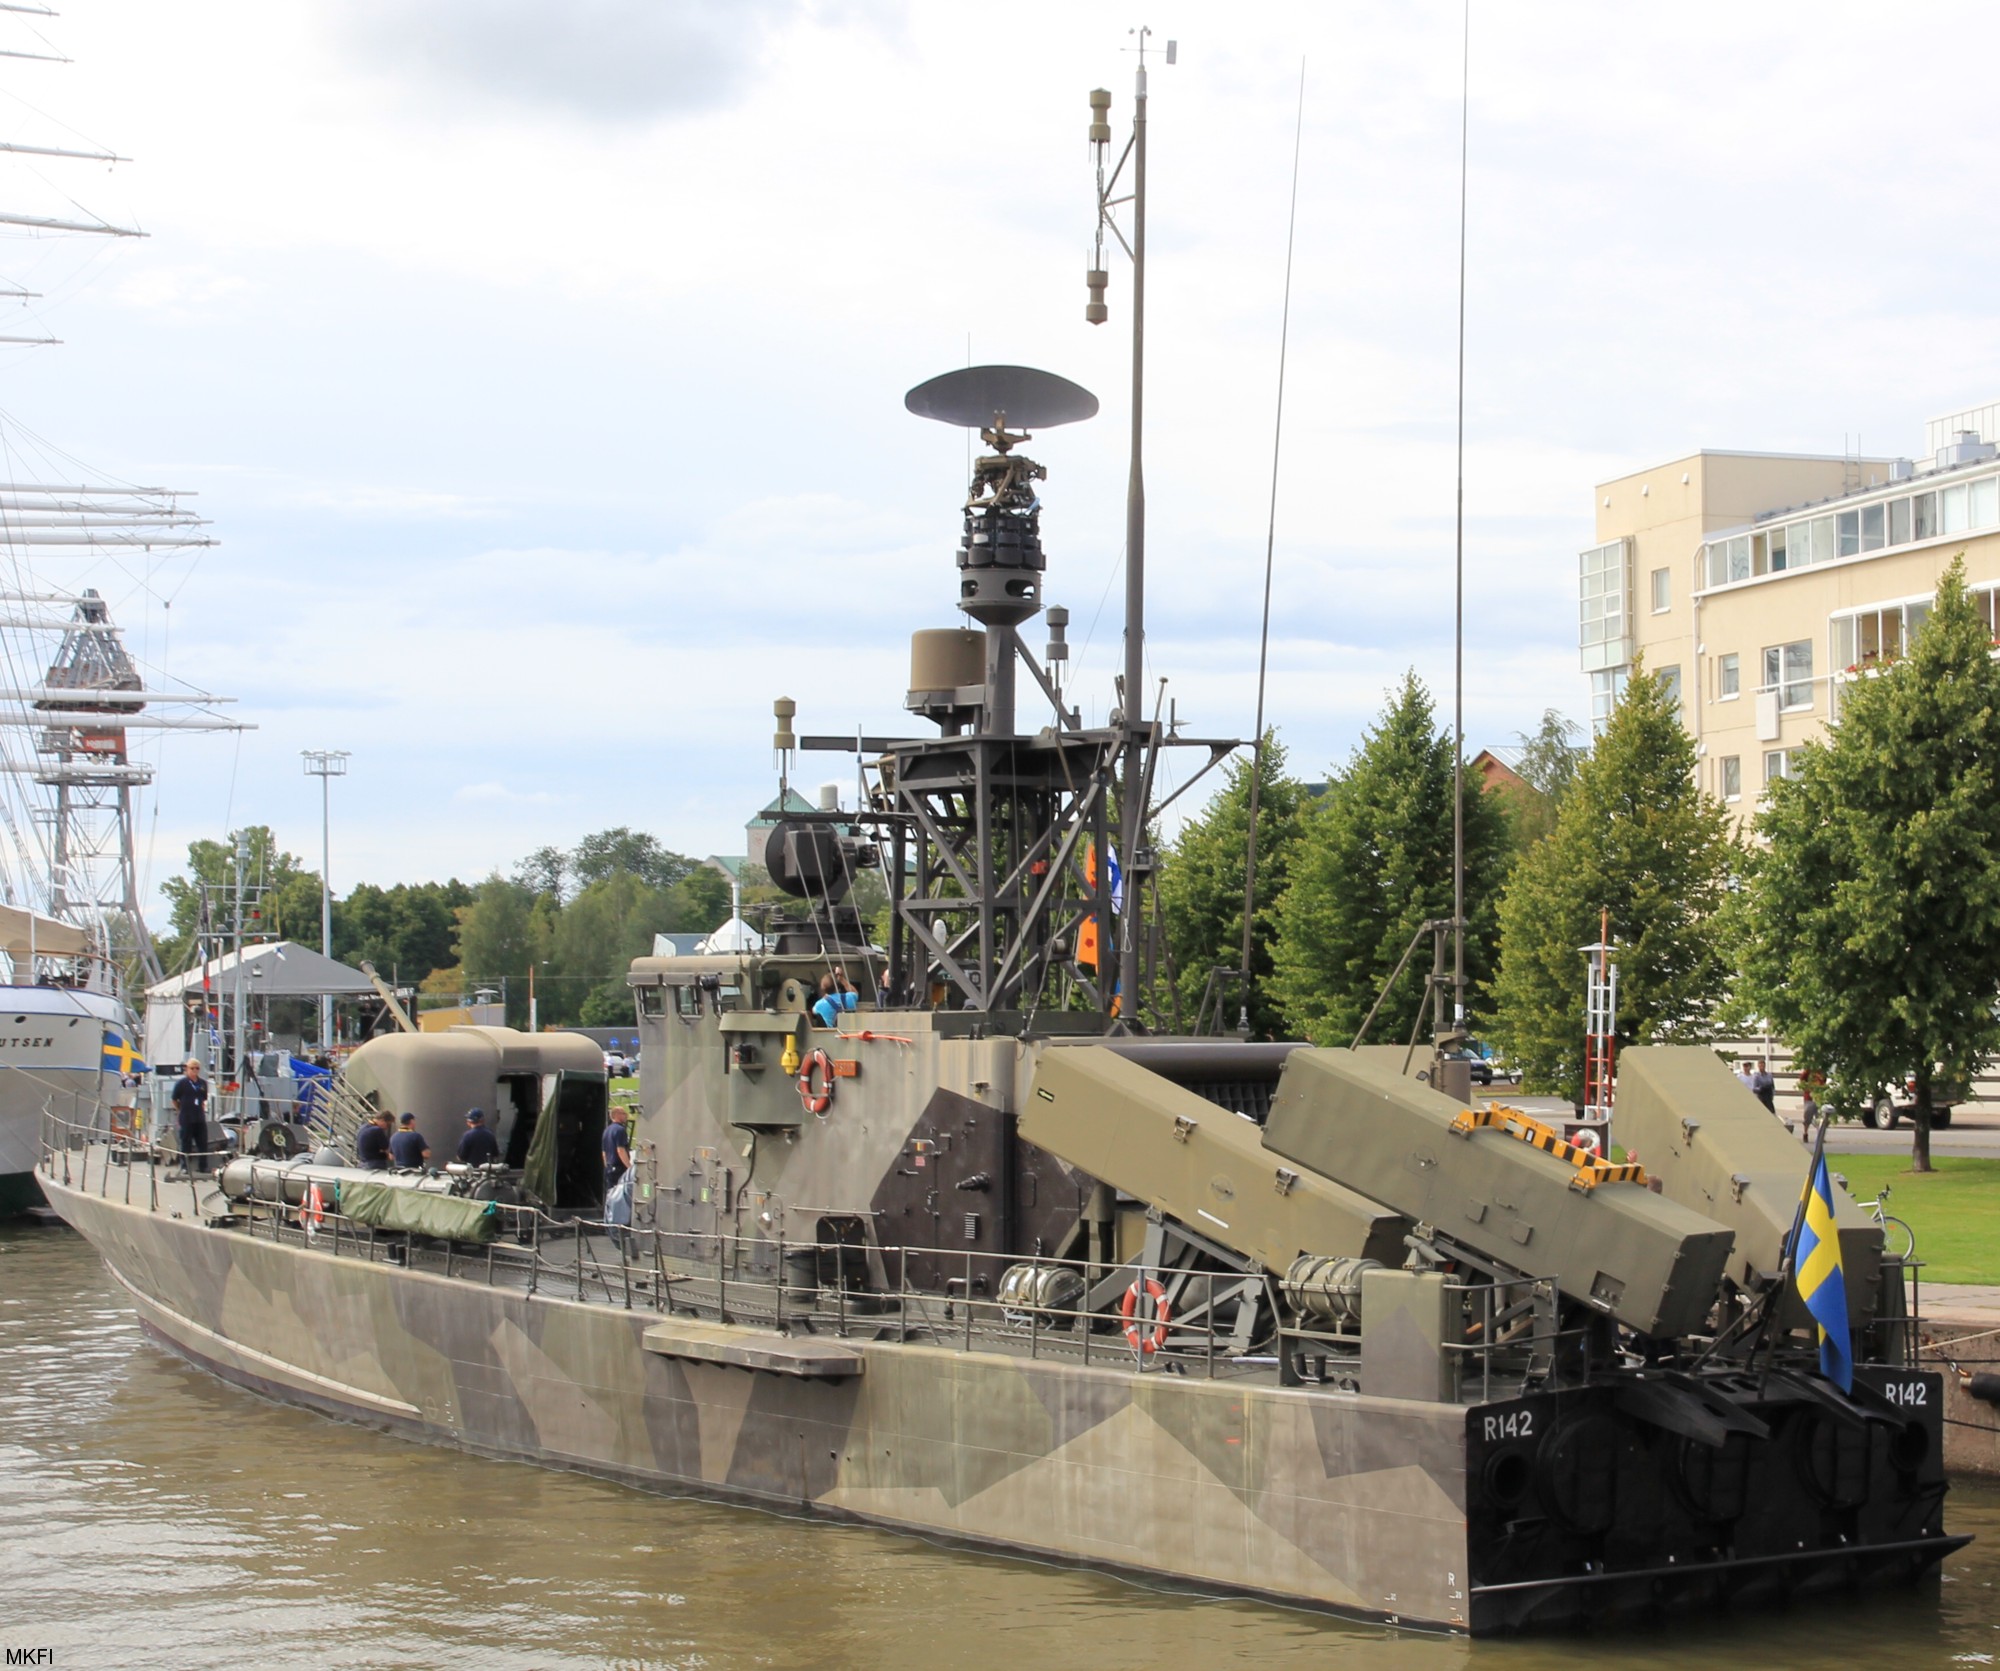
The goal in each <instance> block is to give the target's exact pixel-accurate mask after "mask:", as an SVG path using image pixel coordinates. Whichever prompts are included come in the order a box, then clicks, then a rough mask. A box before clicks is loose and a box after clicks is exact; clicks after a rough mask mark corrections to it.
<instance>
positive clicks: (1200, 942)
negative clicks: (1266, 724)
mask: <svg viewBox="0 0 2000 1671" xmlns="http://www.w3.org/2000/svg"><path fill="white" fill-rule="evenodd" d="M1261 752H1262V760H1261V763H1260V764H1259V765H1258V767H1257V776H1258V778H1259V779H1261V786H1260V788H1259V790H1258V796H1257V907H1256V920H1255V926H1254V931H1253V933H1252V936H1251V962H1250V1031H1251V1033H1252V1035H1253V1036H1255V1037H1257V1038H1276V1037H1279V1036H1281V1035H1282V1034H1283V1032H1284V1030H1285V1022H1284V1017H1283V1015H1282V1014H1281V1012H1280V1011H1279V1008H1278V1005H1277V1002H1276V1000H1275V999H1274V998H1273V997H1272V995H1271V971H1272V962H1271V947H1272V942H1273V941H1274V940H1275V939H1276V937H1277V933H1278V910H1277V902H1278V900H1279V899H1280V898H1282V897H1283V895H1284V891H1285V884H1286V881H1287V880H1288V879H1289V876H1290V867H1291V858H1292V847H1293V844H1294V842H1295V841H1296V839H1297V837H1298V833H1299V830H1300V828H1301V825H1302V821H1303V819H1304V817H1305V804H1306V792H1305V785H1303V784H1302V783H1300V782H1299V781H1298V779H1297V778H1294V777H1291V776H1289V775H1288V774H1287V773H1286V771H1285V765H1286V754H1285V748H1284V745H1283V744H1282V743H1280V742H1279V741H1278V737H1277V733H1276V732H1275V731H1273V732H1268V733H1266V735H1265V738H1264V747H1263V749H1262V751H1261ZM1251 771H1252V763H1251V758H1250V757H1244V756H1240V755H1239V756H1238V757H1236V758H1235V759H1232V760H1231V761H1229V763H1228V764H1227V765H1226V766H1224V767H1223V772H1224V777H1223V781H1222V787H1221V788H1220V789H1218V790H1217V791H1216V792H1215V794H1214V795H1213V796H1212V797H1211V798H1210V800H1209V802H1208V805H1207V806H1205V807H1203V808H1202V810H1201V811H1200V813H1198V814H1197V815H1196V816H1195V817H1193V818H1191V819H1189V820H1188V822H1187V823H1186V824H1185V825H1184V826H1182V828H1181V832H1180V834H1179V835H1178V836H1177V837H1175V839H1174V842H1173V845H1172V846H1171V847H1170V848H1169V849H1168V851H1167V857H1166V862H1165V863H1164V864H1163V865H1162V866H1161V867H1160V883H1159V887H1160V910H1161V914H1162V916H1163V917H1164V918H1165V920H1166V932H1167V946H1168V949H1169V950H1170V951H1171V952H1172V954H1173V963H1174V977H1175V982H1174V983H1175V986H1176V988H1177V990H1178V994H1179V997H1180V1005H1181V1012H1182V1017H1183V1020H1184V1021H1185V1022H1186V1023H1187V1024H1189V1025H1192V1024H1193V1019H1194V1017H1195V1015H1196V1014H1197V1013H1198V1012H1199V1010H1200V1007H1201V1000H1202V994H1203V991H1204V989H1205V988H1206V987H1207V985H1208V976H1209V971H1210V970H1211V969H1214V968H1217V967H1225V968H1229V969H1237V968H1240V967H1241V965H1242V962H1243V871H1244V861H1245V855H1246V851H1247V848H1248V842H1249V834H1250V785H1251V781H1252V779H1251ZM1236 1017H1237V1006H1236V1005H1235V1004H1231V1005H1230V1006H1229V1009H1228V1013H1227V1014H1226V1015H1225V1016H1224V1017H1223V1018H1222V1025H1223V1026H1224V1027H1225V1028H1227V1027H1233V1026H1235V1025H1236Z"/></svg>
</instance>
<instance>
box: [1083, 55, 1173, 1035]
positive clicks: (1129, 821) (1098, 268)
mask: <svg viewBox="0 0 2000 1671" xmlns="http://www.w3.org/2000/svg"><path fill="white" fill-rule="evenodd" d="M1152 33H1153V31H1152V30H1151V29H1149V28H1148V27H1146V26H1145V25H1144V24H1141V25H1140V26H1139V27H1138V28H1136V29H1134V30H1133V31H1132V34H1133V38H1134V41H1135V45H1134V47H1133V49H1132V50H1133V51H1135V52H1136V53H1137V55H1138V60H1139V63H1138V69H1137V72H1136V74H1135V76H1134V80H1133V89H1132V101H1133V102H1132V137H1131V139H1130V140H1128V141H1127V142H1126V146H1125V151H1124V154H1123V155H1122V156H1120V157H1119V159H1118V165H1117V167H1115V168H1114V169H1113V170H1112V171H1111V175H1110V178H1109V179H1108V180H1107V179H1106V177H1105V173H1104V151H1105V147H1106V146H1107V145H1108V144H1109V143H1110V140H1111V124H1110V123H1109V122H1108V121H1107V120H1106V117H1107V116H1108V115H1109V113H1110V109H1111V95H1110V94H1109V93H1107V92H1105V91H1103V90H1102V89H1099V90H1098V91H1096V92H1093V93H1092V94H1091V95H1090V115H1091V126H1090V140H1091V145H1092V147H1093V148H1094V149H1095V150H1096V153H1097V239H1096V243H1095V246H1094V253H1093V256H1092V260H1091V268H1090V274H1089V278H1088V281H1087V282H1088V286H1089V290H1090V301H1089V304H1088V305H1087V306H1086V308H1085V310H1084V317H1085V319H1087V320H1088V321H1089V322H1090V323H1091V324H1093V325H1101V324H1103V323H1104V321H1105V320H1106V318H1107V317H1109V315H1108V312H1107V310H1106V308H1105V305H1104V290H1105V285H1106V282H1107V277H1108V275H1107V274H1106V272H1105V267H1104V234H1105V232H1106V230H1107V229H1108V230H1109V231H1110V233H1111V235H1112V236H1113V237H1114V238H1116V239H1117V240H1118V242H1119V244H1120V245H1121V246H1122V247H1123V248H1124V250H1125V253H1126V254H1127V255H1129V256H1130V257H1131V258H1132V459H1131V467H1130V470H1129V472H1128V474H1127V477H1126V484H1125V672H1124V676H1123V678H1122V679H1121V680H1120V684H1119V717H1120V726H1121V729H1122V730H1123V732H1124V751H1123V753H1124V758H1123V763H1122V769H1121V774H1120V781H1119V789H1118V814H1119V817H1118V826H1119V836H1118V842H1119V848H1120V853H1121V856H1122V859H1123V864H1124V877H1123V882H1124V909H1123V910H1122V911H1120V912H1119V913H1118V980H1117V991H1118V993H1119V994H1120V995H1121V997H1122V1000H1123V1001H1122V1004H1121V1007H1120V1010H1119V1015H1120V1018H1121V1020H1122V1021H1123V1022H1124V1024H1125V1025H1126V1026H1127V1027H1128V1028H1129V1027H1132V1026H1135V1025H1136V1024H1137V1022H1138V1015H1139V935H1140V932H1141V927H1142V925H1143V923H1144V921H1145V908H1144V899H1145V890H1146V884H1147V882H1148V880H1149V879H1150V877H1151V874H1152V855H1151V853H1150V852H1149V850H1148V849H1147V847H1146V839H1147V835H1146V802H1147V800H1148V798H1149V796H1150V793H1151V787H1152V786H1151V782H1150V774H1149V773H1148V771H1147V761H1148V759H1149V757H1150V755H1151V752H1152V748H1153V746H1154V743H1155V738H1154V736H1153V731H1154V729H1155V727H1156V725H1157V721H1155V722H1153V723H1152V724H1149V723H1148V721H1147V719H1146V704H1145V681H1146V469H1145V438H1146V94H1147V90H1146V43H1147V41H1148V40H1149V39H1150V38H1151V37H1152ZM1176 56H1177V43H1176V42H1174V41H1168V42H1167V51H1166V60H1167V62H1168V63H1169V64H1171V63H1173V62H1174V61H1175V58H1176ZM1128 160H1129V161H1130V162H1131V164H1132V190H1131V192H1130V193H1129V194H1128V195H1127V196H1125V197H1114V196H1113V195H1112V194H1113V193H1114V192H1115V191H1116V190H1117V189H1118V181H1119V178H1120V177H1121V175H1122V174H1123V173H1124V169H1125V164H1126V162H1127V161H1128ZM1126 203H1129V204H1130V205H1131V206H1132V237H1131V239H1130V241H1129V242H1128V241H1127V239H1126V238H1125V235H1124V234H1123V233H1122V232H1120V231H1119V229H1118V223H1117V221H1116V220H1115V219H1114V218H1113V215H1112V210H1114V209H1116V208H1118V207H1119V206H1120V205H1122V204H1126Z"/></svg>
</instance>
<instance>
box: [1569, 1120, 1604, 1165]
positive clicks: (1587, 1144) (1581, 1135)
mask: <svg viewBox="0 0 2000 1671" xmlns="http://www.w3.org/2000/svg"><path fill="white" fill-rule="evenodd" d="M1569 1146H1570V1147H1571V1148H1572V1149H1581V1150H1582V1151H1583V1152H1584V1153H1585V1154H1587V1155H1595V1156H1597V1157H1598V1158H1599V1159H1602V1158H1603V1155H1604V1139H1603V1138H1601V1137H1599V1136H1598V1135H1597V1132H1596V1131H1595V1130H1594V1129H1593V1128H1591V1127H1589V1126H1585V1127H1584V1128H1583V1129H1582V1130H1581V1131H1579V1132H1576V1133H1575V1134H1573V1135H1572V1136H1571V1138H1570V1140H1569Z"/></svg>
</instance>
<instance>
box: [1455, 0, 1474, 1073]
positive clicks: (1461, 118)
mask: <svg viewBox="0 0 2000 1671" xmlns="http://www.w3.org/2000/svg"><path fill="white" fill-rule="evenodd" d="M1463 54H1464V55H1463V58H1462V61H1461V65H1460V71H1459V75H1460V80H1459V102H1458V509H1457V517H1456V527H1455V543H1456V555H1455V558H1454V566H1453V573H1452V595H1453V619H1452V641H1451V678H1452V693H1451V701H1452V716H1451V1033H1452V1036H1453V1037H1455V1038H1463V1037H1464V1035H1465V197H1466V190H1465V174H1466V169H1465V159H1466V156H1467V154H1468V151H1467V144H1466V134H1467V130H1468V128H1469V127H1470V125H1471V116H1472V0H1465V26H1464V49H1463Z"/></svg>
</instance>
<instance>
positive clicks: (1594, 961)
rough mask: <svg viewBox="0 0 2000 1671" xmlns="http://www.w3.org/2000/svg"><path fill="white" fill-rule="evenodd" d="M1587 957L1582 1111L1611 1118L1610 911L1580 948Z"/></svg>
mask: <svg viewBox="0 0 2000 1671" xmlns="http://www.w3.org/2000/svg"><path fill="white" fill-rule="evenodd" d="M1581 949H1582V951H1583V955H1584V957H1585V958H1586V959H1588V960H1589V961H1588V964H1587V973H1586V975H1585V977H1584V990H1583V1034H1584V1037H1583V1112H1584V1117H1585V1118H1586V1119H1593V1120H1603V1121H1606V1122H1608V1121H1609V1120H1610V1118H1611V1103H1612V1098H1613V1089H1614V1082H1615V1080H1616V1077H1617V1068H1618V1062H1617V1055H1618V965H1617V964H1616V963H1614V962H1612V961H1611V954H1612V952H1613V951H1614V950H1615V948H1614V947H1613V946H1612V944H1611V913H1610V912H1609V911H1608V910H1607V911H1605V912H1604V913H1603V915H1602V917H1601V918H1600V919H1599V923H1598V935H1597V944H1596V945H1594V946H1585V947H1583V948H1581Z"/></svg>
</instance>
